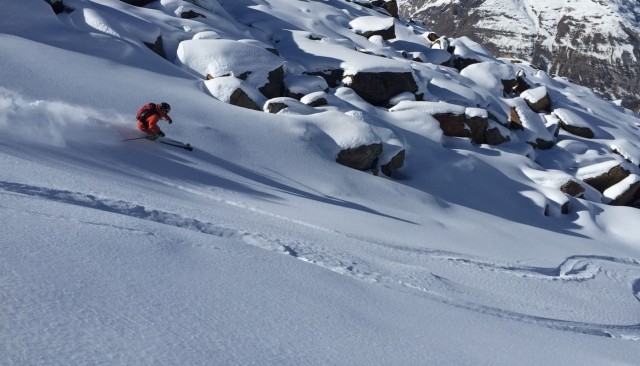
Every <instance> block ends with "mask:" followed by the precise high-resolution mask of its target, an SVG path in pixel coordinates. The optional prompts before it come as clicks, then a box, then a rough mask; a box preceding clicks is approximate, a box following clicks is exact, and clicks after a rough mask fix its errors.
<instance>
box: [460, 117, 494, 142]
mask: <svg viewBox="0 0 640 366" xmlns="http://www.w3.org/2000/svg"><path fill="white" fill-rule="evenodd" d="M464 123H465V124H466V125H467V126H468V127H469V129H470V130H471V141H473V142H474V143H476V144H484V143H485V141H486V139H485V133H486V131H487V127H489V120H487V119H486V118H480V117H472V118H467V119H466V120H465V121H464Z"/></svg>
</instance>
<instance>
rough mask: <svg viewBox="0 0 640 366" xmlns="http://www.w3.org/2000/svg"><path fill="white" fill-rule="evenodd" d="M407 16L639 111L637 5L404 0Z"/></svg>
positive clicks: (570, 0) (565, 0)
mask: <svg viewBox="0 0 640 366" xmlns="http://www.w3.org/2000/svg"><path fill="white" fill-rule="evenodd" d="M398 3H399V6H400V9H401V11H402V13H403V14H405V15H406V16H410V17H414V18H417V19H421V20H424V21H425V22H426V24H427V25H428V27H429V28H431V29H433V30H434V31H435V32H437V33H441V34H443V35H447V36H451V37H461V36H468V37H470V38H472V39H474V40H476V41H478V42H481V43H483V44H484V45H485V46H486V47H487V48H489V49H490V50H491V51H492V52H493V53H494V54H495V55H497V56H502V57H515V58H521V59H523V60H527V61H530V62H532V63H533V64H534V65H537V66H538V67H540V68H541V69H543V70H545V71H547V72H549V73H550V74H555V75H560V76H565V77H568V78H570V79H571V80H573V81H574V82H576V83H577V84H580V85H584V86H588V87H590V88H593V89H595V90H596V91H597V92H598V93H599V94H600V95H603V96H604V97H606V98H608V99H611V100H613V99H622V101H623V104H624V105H625V106H627V107H629V108H632V109H634V110H636V111H638V108H639V105H638V103H639V102H638V100H640V89H638V85H639V84H640V83H638V80H640V66H638V65H639V63H638V59H640V7H639V6H638V5H637V3H635V2H632V1H631V2H629V1H627V2H625V1H613V0H607V1H594V0H579V1H578V0H563V1H512V0H487V1H436V0H401V1H398Z"/></svg>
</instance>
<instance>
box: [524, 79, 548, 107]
mask: <svg viewBox="0 0 640 366" xmlns="http://www.w3.org/2000/svg"><path fill="white" fill-rule="evenodd" d="M520 96H521V97H522V98H523V99H524V100H525V101H526V102H527V104H528V105H529V107H530V108H531V110H532V111H534V112H536V113H540V112H551V97H550V96H549V92H547V88H546V87H544V86H541V87H538V88H534V89H529V90H526V91H524V92H522V93H520Z"/></svg>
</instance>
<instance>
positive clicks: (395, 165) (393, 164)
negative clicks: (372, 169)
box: [380, 149, 406, 177]
mask: <svg viewBox="0 0 640 366" xmlns="http://www.w3.org/2000/svg"><path fill="white" fill-rule="evenodd" d="M405 155H406V151H405V150H404V149H403V150H401V151H400V152H399V153H397V154H396V155H395V156H394V157H393V158H391V160H390V161H389V162H388V163H386V164H382V165H381V166H380V170H382V173H383V174H384V175H386V176H387V177H390V176H391V175H392V174H393V171H394V170H398V169H400V168H402V167H403V166H404V159H405Z"/></svg>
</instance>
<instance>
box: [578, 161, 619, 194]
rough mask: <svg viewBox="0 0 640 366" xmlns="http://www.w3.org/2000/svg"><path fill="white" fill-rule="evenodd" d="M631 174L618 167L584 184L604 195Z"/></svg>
mask: <svg viewBox="0 0 640 366" xmlns="http://www.w3.org/2000/svg"><path fill="white" fill-rule="evenodd" d="M629 174H630V173H629V171H628V170H626V169H624V168H623V167H621V166H620V165H617V166H615V167H613V168H611V169H610V170H609V171H608V172H606V173H604V174H602V175H599V176H597V177H594V178H589V179H585V180H584V182H585V183H587V184H588V185H590V186H592V187H593V188H595V189H597V190H598V191H600V193H602V192H604V191H605V190H606V189H607V188H609V187H611V186H613V185H614V184H616V183H619V182H620V181H622V180H623V179H624V178H626V177H628V176H629Z"/></svg>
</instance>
